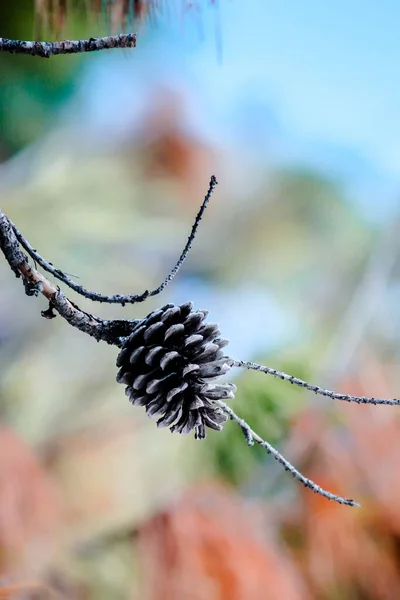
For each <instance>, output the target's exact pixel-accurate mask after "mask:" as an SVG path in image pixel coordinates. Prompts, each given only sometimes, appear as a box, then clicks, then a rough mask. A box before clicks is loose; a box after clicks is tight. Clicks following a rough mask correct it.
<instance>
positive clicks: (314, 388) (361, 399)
mask: <svg viewBox="0 0 400 600" xmlns="http://www.w3.org/2000/svg"><path fill="white" fill-rule="evenodd" d="M231 364H232V367H243V368H245V369H249V370H253V371H261V372H262V373H266V374H267V375H272V376H273V377H277V378H278V379H282V380H284V381H289V383H292V384H294V385H298V386H299V387H302V388H304V389H306V390H309V391H310V392H314V393H315V394H319V395H320V396H327V397H328V398H332V400H342V401H343V402H356V403H357V404H386V405H389V406H398V405H400V400H397V399H395V398H394V399H391V398H367V397H366V396H351V395H350V394H339V393H338V392H332V391H331V390H326V389H325V388H322V387H320V386H319V385H313V384H311V383H307V381H303V380H302V379H299V378H298V377H293V375H288V374H287V373H283V371H277V370H276V369H271V368H270V367H265V366H264V365H259V364H257V363H252V362H245V361H243V360H233V361H232V363H231Z"/></svg>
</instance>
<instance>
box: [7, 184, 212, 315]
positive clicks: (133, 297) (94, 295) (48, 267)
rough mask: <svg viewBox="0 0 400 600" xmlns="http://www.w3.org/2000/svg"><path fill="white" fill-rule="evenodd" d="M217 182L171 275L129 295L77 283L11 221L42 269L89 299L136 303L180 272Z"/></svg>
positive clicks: (163, 286)
mask: <svg viewBox="0 0 400 600" xmlns="http://www.w3.org/2000/svg"><path fill="white" fill-rule="evenodd" d="M217 184H218V182H217V179H216V177H215V175H212V176H211V179H210V184H209V187H208V191H207V194H206V196H205V198H204V200H203V203H202V205H201V207H200V210H199V212H198V213H197V215H196V219H195V221H194V224H193V226H192V230H191V232H190V235H189V237H188V240H187V242H186V245H185V247H184V249H183V251H182V254H181V255H180V257H179V259H178V260H177V262H176V264H175V266H174V267H173V269H171V271H170V273H169V275H168V276H167V277H166V278H165V279H164V281H163V282H162V283H161V284H160V285H159V286H158V287H157V288H155V289H154V290H151V291H149V290H146V291H145V292H143V293H142V294H128V295H122V294H113V295H111V296H106V295H104V294H99V293H98V292H91V291H90V290H87V289H86V288H84V287H83V286H82V285H80V284H78V283H76V282H75V281H73V280H72V279H70V278H69V277H68V276H67V275H66V274H65V273H64V272H63V271H61V269H57V268H56V267H55V266H54V265H53V264H52V263H50V262H48V261H47V260H45V259H44V258H43V257H42V256H41V255H40V254H39V253H38V252H37V250H36V249H35V248H33V247H32V246H31V244H30V243H29V242H28V240H27V239H25V237H24V236H23V235H22V233H21V232H20V231H19V230H18V228H17V227H16V226H15V225H14V224H13V223H12V222H11V221H10V223H11V226H12V228H13V230H14V233H15V236H16V238H17V240H18V241H19V243H20V244H21V246H22V247H23V248H24V249H25V250H26V252H27V253H28V254H29V256H30V257H31V258H32V259H33V260H34V261H36V262H37V263H38V264H39V265H40V266H41V267H42V269H44V270H45V271H47V272H48V273H51V274H52V275H53V276H54V277H56V278H57V279H59V280H60V281H62V282H63V283H65V284H66V285H68V286H69V287H70V288H71V289H73V290H74V291H75V292H77V293H78V294H81V296H84V297H85V298H88V299H89V300H93V301H94V302H107V303H108V304H122V305H124V304H136V303H138V302H144V300H146V299H147V298H150V297H152V296H157V295H158V294H160V293H161V292H162V291H163V290H164V289H165V288H166V287H167V285H168V284H169V283H170V282H171V281H172V280H173V278H174V277H175V275H176V274H177V273H178V271H179V269H180V268H181V266H182V264H183V263H184V262H185V260H186V258H187V256H188V254H189V251H190V249H191V247H192V244H193V241H194V239H195V236H196V233H197V229H198V227H199V224H200V221H201V219H202V216H203V214H204V211H205V209H206V207H207V204H208V202H209V200H210V198H211V195H212V193H213V191H214V189H215V187H216V185H217Z"/></svg>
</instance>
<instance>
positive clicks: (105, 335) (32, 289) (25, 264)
mask: <svg viewBox="0 0 400 600" xmlns="http://www.w3.org/2000/svg"><path fill="white" fill-rule="evenodd" d="M0 248H1V250H2V252H3V254H4V256H5V258H6V260H7V262H8V264H9V265H10V267H11V269H12V270H13V271H14V273H15V274H16V276H17V277H21V278H22V282H23V284H24V287H25V293H26V294H27V295H28V296H37V295H38V294H39V293H41V294H43V295H44V296H45V297H46V298H47V299H48V301H49V309H48V310H46V311H43V312H42V316H43V317H45V318H47V319H51V318H53V317H55V313H54V310H56V311H57V312H58V313H59V314H60V316H61V317H63V318H64V319H65V320H66V321H67V322H68V323H69V324H70V325H72V326H73V327H76V328H77V329H79V330H80V331H82V332H84V333H87V334H88V335H90V336H92V337H94V338H95V339H96V340H97V341H100V340H103V341H105V342H107V343H109V344H115V345H120V338H121V337H123V336H126V335H129V332H130V331H131V329H132V325H133V324H136V323H137V321H136V320H135V321H124V320H121V321H119V320H118V321H105V320H102V319H100V318H99V317H96V316H95V315H92V314H89V313H87V312H85V311H83V310H81V309H80V308H79V307H78V306H77V305H76V304H74V303H73V302H72V301H71V300H69V299H68V298H67V297H66V296H65V295H64V293H63V292H62V291H61V290H60V289H59V288H58V287H55V286H54V285H53V284H52V283H50V281H48V279H46V277H44V276H43V275H42V274H41V273H39V271H37V270H36V269H35V268H34V267H33V266H32V265H30V264H29V261H28V257H27V256H26V255H25V254H24V253H23V252H22V251H21V249H20V247H19V244H18V240H17V238H16V236H15V233H14V229H13V226H12V224H11V222H10V221H9V219H8V218H7V216H6V215H5V214H4V213H3V211H2V210H0Z"/></svg>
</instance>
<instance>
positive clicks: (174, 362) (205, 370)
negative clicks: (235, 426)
mask: <svg viewBox="0 0 400 600" xmlns="http://www.w3.org/2000/svg"><path fill="white" fill-rule="evenodd" d="M207 314H208V311H205V310H196V311H195V310H193V304H192V303H191V302H188V303H186V304H182V305H181V306H175V305H174V304H167V305H166V306H164V307H163V308H160V309H158V310H155V311H153V312H151V313H150V314H149V315H148V316H147V317H145V318H144V319H143V320H141V321H140V322H139V323H138V324H137V325H136V326H135V327H134V329H133V331H132V333H131V335H130V336H129V337H128V338H126V340H125V342H124V344H123V346H122V349H121V352H120V353H119V355H118V358H117V367H119V368H120V369H119V372H118V375H117V381H118V383H123V384H125V385H126V386H127V388H126V390H125V393H126V395H127V396H128V397H129V400H130V402H131V403H132V404H133V405H134V406H145V407H146V412H147V414H148V415H149V417H153V416H156V415H157V416H158V417H159V419H158V421H157V425H158V427H170V429H171V431H172V432H178V433H183V434H186V433H189V432H190V431H192V429H194V430H195V438H196V439H202V438H205V437H206V427H210V428H211V429H215V430H217V431H220V430H221V429H222V423H224V422H225V421H226V420H227V416H226V414H225V413H224V412H223V410H222V409H221V408H219V407H218V406H216V405H215V400H220V399H223V400H226V399H227V398H233V397H234V392H235V391H236V387H235V386H234V385H233V384H231V383H216V379H217V378H218V377H220V376H221V375H224V374H225V373H227V372H228V371H229V369H230V366H231V359H230V358H229V357H228V356H225V355H224V352H223V350H222V348H223V347H224V346H226V344H227V343H228V341H227V340H225V339H223V338H221V337H220V336H221V333H220V331H219V329H218V325H215V324H214V323H205V322H204V321H205V318H206V316H207Z"/></svg>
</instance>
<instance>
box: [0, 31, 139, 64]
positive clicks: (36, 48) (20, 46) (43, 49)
mask: <svg viewBox="0 0 400 600" xmlns="http://www.w3.org/2000/svg"><path fill="white" fill-rule="evenodd" d="M135 47H136V33H121V34H120V35H111V36H107V37H100V38H90V39H88V40H63V41H61V42H35V41H30V42H25V41H22V40H9V39H7V38H0V52H9V53H11V54H30V55H31V56H40V57H41V58H50V56H55V55H57V54H78V53H82V52H97V51H98V50H111V49H112V48H135Z"/></svg>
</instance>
